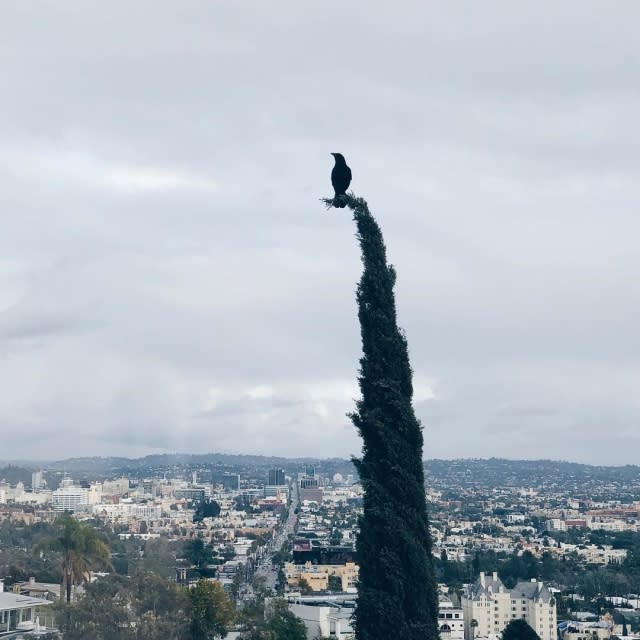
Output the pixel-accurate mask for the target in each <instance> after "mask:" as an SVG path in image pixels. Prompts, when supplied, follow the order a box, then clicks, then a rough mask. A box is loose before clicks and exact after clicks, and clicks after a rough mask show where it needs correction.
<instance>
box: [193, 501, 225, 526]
mask: <svg viewBox="0 0 640 640" xmlns="http://www.w3.org/2000/svg"><path fill="white" fill-rule="evenodd" d="M219 515H220V505H219V504H218V503H217V502H216V501H215V500H211V501H209V500H205V501H204V502H203V503H201V504H200V505H199V506H198V508H197V509H196V512H195V513H194V514H193V521H194V522H202V521H203V520H204V519H205V518H217V517H218V516H219Z"/></svg>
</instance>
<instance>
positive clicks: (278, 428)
mask: <svg viewBox="0 0 640 640" xmlns="http://www.w3.org/2000/svg"><path fill="white" fill-rule="evenodd" d="M638 18H640V8H639V7H638V6H637V5H636V4H635V3H632V2H622V3H619V4H617V5H616V11H615V12H614V11H610V10H609V8H607V7H605V6H604V5H602V4H600V3H591V2H586V3H585V2H580V3H577V2H569V3H564V4H563V5H562V6H558V5H557V4H554V3H542V5H541V4H539V3H538V4H536V5H535V6H534V5H532V6H531V7H528V8H526V7H523V6H515V5H512V4H509V3H503V2H490V3H488V4H487V3H482V4H481V5H480V4H477V5H465V6H464V7H462V6H459V7H456V6H452V5H451V3H444V2H443V3H420V2H400V3H394V4H393V5H389V6H385V7H378V6H372V5H371V3H364V2H353V3H348V4H347V5H345V4H344V3H338V2H333V1H331V2H328V3H322V4H313V3H311V4H309V3H299V2H298V3H296V2H291V1H289V0H287V1H285V2H281V3H275V4H274V3H271V4H265V3H263V2H257V1H255V2H243V3H232V2H222V3H209V2H192V3H187V4H186V5H185V4H184V3H183V4H181V5H178V4H175V3H165V2H157V1H156V2H153V3H152V2H138V3H135V5H131V4H130V3H129V4H126V5H125V4H118V3H115V4H114V3H111V4H110V5H109V6H107V5H105V6H104V7H99V8H98V7H96V6H95V5H94V6H92V7H89V6H88V5H87V6H80V5H73V6H70V5H69V4H65V3H58V2H51V3H47V4H46V5H43V4H39V5H38V6H37V7H35V6H33V5H31V6H30V5H29V4H25V3H14V5H13V6H3V7H2V9H0V42H2V45H1V47H0V52H1V53H0V71H1V72H2V78H3V85H4V88H5V91H4V92H3V94H4V95H5V99H4V100H3V101H2V102H0V133H1V135H0V228H1V229H2V233H0V384H1V385H2V389H3V390H4V392H3V393H2V394H0V443H1V446H0V449H1V453H0V457H2V458H11V457H62V456H67V455H77V454H95V455H100V454H105V455H106V454H122V455H138V454H144V453H147V452H152V451H194V452H197V451H239V452H253V453H266V454H283V455H297V454H299V455H326V456H333V455H348V454H350V453H358V451H359V446H360V445H359V441H358V438H357V436H356V434H355V433H354V430H353V428H352V427H351V425H350V424H349V422H348V420H347V418H346V417H345V413H346V412H347V411H349V410H350V409H351V408H352V407H353V401H354V398H355V397H356V396H357V387H356V375H357V366H358V358H359V354H360V344H359V329H358V326H357V318H356V308H355V300H354V289H355V283H356V282H357V279H358V277H359V273H360V262H359V255H358V248H357V245H356V242H355V239H354V229H353V224H352V222H351V221H350V220H349V219H348V217H345V215H344V214H341V213H339V212H335V211H331V212H325V211H324V209H323V207H322V206H321V204H320V203H319V202H318V199H319V198H320V197H322V196H326V195H328V194H329V192H330V188H329V183H328V182H329V181H328V175H329V171H330V167H331V162H332V161H331V158H330V156H329V152H331V151H341V152H343V153H344V154H345V155H346V157H347V160H348V162H349V164H350V165H351V167H352V169H353V173H354V182H353V188H354V190H355V191H356V192H357V194H358V195H362V196H364V197H366V198H367V199H368V201H369V203H370V205H371V207H372V209H373V211H374V212H375V213H376V215H377V216H378V218H379V221H380V223H381V225H382V227H383V230H384V233H385V237H386V240H387V244H388V251H389V258H390V260H391V261H392V262H393V263H394V264H395V265H396V267H397V269H398V274H399V278H398V287H397V296H398V308H399V315H400V323H401V324H402V325H403V327H404V328H405V329H406V331H407V335H408V338H409V344H410V349H411V357H412V364H413V367H414V370H415V372H416V390H417V394H416V409H417V412H418V414H419V416H420V418H421V419H422V421H423V423H424V426H425V440H426V446H425V455H426V456H428V457H458V456H478V457H479V456H491V455H497V456H509V457H519V458H521V457H527V458H534V457H552V458H567V459H573V460H579V461H585V462H599V463H611V464H617V463H625V462H636V461H637V460H636V457H637V456H636V452H637V450H638V447H637V445H640V428H639V419H640V406H639V401H638V400H637V395H638V394H637V392H636V389H637V387H638V382H639V380H640V362H639V359H638V347H639V344H638V343H639V339H638V334H639V332H638V329H637V324H638V322H637V318H638V317H639V312H640V286H639V285H638V282H639V278H638V273H639V272H640V258H639V257H638V250H637V238H638V236H639V233H640V224H639V223H638V218H637V210H638V203H639V200H640V186H639V182H638V180H637V174H638V169H639V167H638V164H639V161H638V158H639V157H640V154H639V151H640V129H638V127H637V114H638V113H639V112H640V90H639V89H638V82H637V62H638V58H640V43H639V42H638V38H637V29H636V25H637V23H638Z"/></svg>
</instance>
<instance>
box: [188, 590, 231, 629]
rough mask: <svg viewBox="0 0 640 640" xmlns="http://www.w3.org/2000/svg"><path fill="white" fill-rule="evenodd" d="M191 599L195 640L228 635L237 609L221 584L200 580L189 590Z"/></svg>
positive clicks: (192, 626) (192, 627)
mask: <svg viewBox="0 0 640 640" xmlns="http://www.w3.org/2000/svg"><path fill="white" fill-rule="evenodd" d="M189 599H190V601H191V637H192V638H193V640H213V639H214V638H218V637H224V636H226V635H227V627H228V626H229V625H230V624H231V622H232V621H233V619H234V617H235V608H234V606H233V603H232V602H231V600H230V599H229V597H228V596H227V594H226V593H225V592H224V589H223V588H222V585H221V584H220V583H219V582H210V581H207V580H200V581H199V582H198V584H197V585H196V586H195V587H194V588H192V589H190V590H189Z"/></svg>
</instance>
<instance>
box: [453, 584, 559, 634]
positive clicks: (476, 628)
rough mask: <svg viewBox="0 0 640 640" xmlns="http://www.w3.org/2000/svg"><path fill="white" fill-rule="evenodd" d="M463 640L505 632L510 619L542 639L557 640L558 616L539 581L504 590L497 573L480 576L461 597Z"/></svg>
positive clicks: (548, 592) (548, 594)
mask: <svg viewBox="0 0 640 640" xmlns="http://www.w3.org/2000/svg"><path fill="white" fill-rule="evenodd" d="M462 608H463V611H464V626H465V638H466V640H472V639H475V640H479V639H480V638H488V637H490V636H495V635H497V634H500V633H502V632H503V631H504V629H505V627H506V626H507V625H508V624H509V622H511V620H517V619H518V618H521V619H523V620H526V622H527V623H528V624H529V626H530V627H532V628H533V630H534V631H535V632H536V633H537V634H538V636H539V637H540V639H541V640H556V637H557V624H558V621H557V616H556V601H555V598H554V597H553V594H552V593H551V592H550V591H549V589H548V588H547V587H546V586H545V585H544V583H542V582H538V581H536V580H535V579H533V580H531V582H518V584H516V586H515V587H514V588H513V589H507V588H506V587H505V586H504V584H502V581H501V580H500V578H498V574H497V573H496V572H494V573H493V575H492V576H491V577H489V576H487V575H485V574H484V572H481V573H480V577H479V578H478V580H477V581H476V583H475V584H473V585H471V586H470V587H469V588H468V590H467V593H466V594H465V595H464V596H463V597H462Z"/></svg>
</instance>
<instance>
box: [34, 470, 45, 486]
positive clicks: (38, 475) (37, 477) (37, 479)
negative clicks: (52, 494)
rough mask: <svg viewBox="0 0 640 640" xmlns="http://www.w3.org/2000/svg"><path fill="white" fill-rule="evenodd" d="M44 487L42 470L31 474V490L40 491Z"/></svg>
mask: <svg viewBox="0 0 640 640" xmlns="http://www.w3.org/2000/svg"><path fill="white" fill-rule="evenodd" d="M43 487H44V477H43V475H42V470H40V471H34V472H33V473H32V474H31V490H32V491H40V489H42V488H43Z"/></svg>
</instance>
